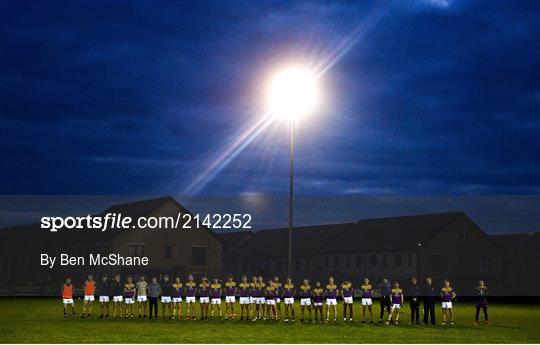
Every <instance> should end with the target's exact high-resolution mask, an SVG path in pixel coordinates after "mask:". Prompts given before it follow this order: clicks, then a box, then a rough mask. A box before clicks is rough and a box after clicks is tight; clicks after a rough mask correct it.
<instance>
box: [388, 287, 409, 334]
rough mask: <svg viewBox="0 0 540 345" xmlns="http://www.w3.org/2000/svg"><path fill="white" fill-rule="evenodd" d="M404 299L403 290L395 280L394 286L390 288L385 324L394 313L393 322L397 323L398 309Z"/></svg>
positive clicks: (390, 319)
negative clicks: (388, 311) (390, 304)
mask: <svg viewBox="0 0 540 345" xmlns="http://www.w3.org/2000/svg"><path fill="white" fill-rule="evenodd" d="M404 301H405V299H404V298H403V290H401V288H400V287H399V283H398V282H395V283H394V287H393V288H392V290H390V302H391V303H392V306H391V307H390V313H389V314H388V320H387V321H386V322H385V323H386V324H387V325H388V324H389V323H390V322H391V321H392V317H393V316H394V315H395V316H396V318H395V319H394V323H395V324H396V325H398V324H399V311H400V310H401V306H402V305H403V302H404Z"/></svg>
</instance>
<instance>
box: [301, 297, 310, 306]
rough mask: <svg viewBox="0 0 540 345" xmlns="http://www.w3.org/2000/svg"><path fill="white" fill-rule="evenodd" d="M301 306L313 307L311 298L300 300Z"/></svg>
mask: <svg viewBox="0 0 540 345" xmlns="http://www.w3.org/2000/svg"><path fill="white" fill-rule="evenodd" d="M300 305H303V306H310V305H311V298H301V299H300Z"/></svg>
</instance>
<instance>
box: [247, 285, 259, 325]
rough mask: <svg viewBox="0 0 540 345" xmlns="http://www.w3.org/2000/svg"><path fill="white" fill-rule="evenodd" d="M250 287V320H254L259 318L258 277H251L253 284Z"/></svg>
mask: <svg viewBox="0 0 540 345" xmlns="http://www.w3.org/2000/svg"><path fill="white" fill-rule="evenodd" d="M249 286H250V291H249V309H250V311H249V318H250V319H254V318H256V316H257V302H258V297H256V296H255V295H256V294H257V291H256V290H257V277H255V276H253V277H251V283H249Z"/></svg>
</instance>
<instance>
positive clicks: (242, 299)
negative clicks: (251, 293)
mask: <svg viewBox="0 0 540 345" xmlns="http://www.w3.org/2000/svg"><path fill="white" fill-rule="evenodd" d="M250 303H251V302H250V301H249V297H240V304H250Z"/></svg>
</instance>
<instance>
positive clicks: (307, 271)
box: [224, 223, 354, 278]
mask: <svg viewBox="0 0 540 345" xmlns="http://www.w3.org/2000/svg"><path fill="white" fill-rule="evenodd" d="M353 224H354V223H344V224H329V225H318V226H304V227H295V228H294V229H293V235H292V239H293V241H292V246H293V253H294V259H293V269H294V272H295V277H296V278H300V277H307V278H311V277H314V274H315V273H316V272H315V261H314V259H315V255H316V253H317V251H318V250H319V249H320V248H321V247H322V246H323V245H324V244H325V243H326V242H327V241H333V239H334V238H335V236H336V235H337V234H338V233H339V232H340V231H342V230H343V229H345V228H348V227H350V226H352V225H353ZM288 239H289V229H288V228H279V229H270V230H260V231H257V232H255V233H253V235H251V236H250V237H249V238H247V239H246V240H245V241H243V242H242V243H240V244H239V245H237V246H235V247H234V248H233V249H231V250H229V251H228V252H227V254H226V255H224V270H225V272H224V273H227V272H228V273H230V274H234V275H236V276H239V275H242V274H246V275H263V276H273V275H278V276H281V277H282V278H285V276H286V275H287V263H288Z"/></svg>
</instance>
